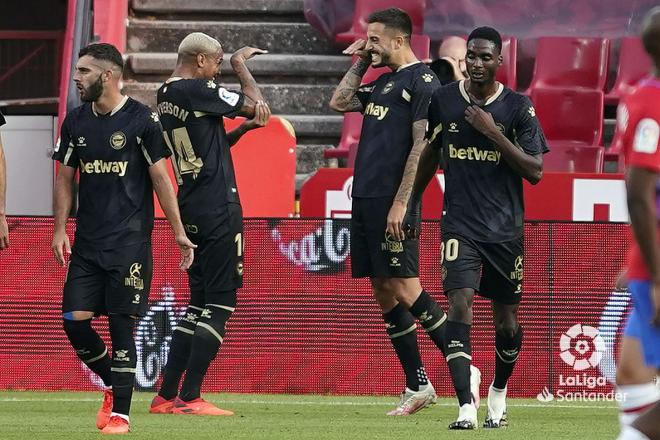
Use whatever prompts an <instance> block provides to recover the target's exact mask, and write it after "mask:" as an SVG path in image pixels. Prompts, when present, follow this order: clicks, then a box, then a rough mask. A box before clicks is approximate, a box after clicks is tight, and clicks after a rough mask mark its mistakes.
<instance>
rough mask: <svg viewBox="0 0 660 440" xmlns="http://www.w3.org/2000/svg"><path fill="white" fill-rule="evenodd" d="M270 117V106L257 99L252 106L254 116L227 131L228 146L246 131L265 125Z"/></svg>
mask: <svg viewBox="0 0 660 440" xmlns="http://www.w3.org/2000/svg"><path fill="white" fill-rule="evenodd" d="M269 119H270V107H269V106H268V104H267V103H266V102H265V101H257V102H256V104H255V106H254V117H253V118H252V119H248V120H247V121H245V122H243V123H242V124H241V125H239V126H238V127H236V128H235V129H233V130H232V131H230V132H229V133H227V140H228V141H229V146H231V147H233V146H234V145H235V144H236V142H238V140H239V139H240V138H241V137H242V136H243V135H244V134H245V133H247V132H248V131H250V130H255V129H257V128H261V127H265V126H266V124H267V123H268V120H269Z"/></svg>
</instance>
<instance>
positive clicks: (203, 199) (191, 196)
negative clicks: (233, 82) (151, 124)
mask: <svg viewBox="0 0 660 440" xmlns="http://www.w3.org/2000/svg"><path fill="white" fill-rule="evenodd" d="M243 100H244V96H243V94H242V93H241V92H233V91H229V90H227V89H225V88H224V87H221V86H219V85H217V84H216V83H215V82H214V81H212V80H204V79H180V78H171V79H170V80H169V81H168V82H166V83H165V84H163V85H162V86H161V87H160V89H158V112H159V114H160V117H161V122H162V124H163V128H164V129H165V138H166V142H168V143H169V144H170V146H171V147H172V149H173V151H174V156H175V160H173V161H172V162H173V164H174V168H175V173H176V174H177V180H178V183H179V195H178V198H179V207H180V209H181V215H182V217H183V218H184V219H188V220H190V219H194V218H195V217H197V216H198V215H200V214H203V213H205V212H208V211H210V210H213V209H216V208H218V207H221V206H223V205H225V204H227V203H240V200H239V197H238V189H237V187H236V175H235V173H234V163H233V162H232V158H231V153H230V150H229V149H230V147H231V146H230V145H229V141H228V140H227V132H226V131H225V126H224V123H223V120H222V117H223V116H226V117H234V116H236V114H237V113H238V112H239V111H240V109H241V107H242V106H243Z"/></svg>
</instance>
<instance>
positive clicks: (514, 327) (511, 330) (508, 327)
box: [495, 321, 518, 339]
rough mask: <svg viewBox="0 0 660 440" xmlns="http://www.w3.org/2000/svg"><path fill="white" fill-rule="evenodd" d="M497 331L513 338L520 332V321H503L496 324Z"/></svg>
mask: <svg viewBox="0 0 660 440" xmlns="http://www.w3.org/2000/svg"><path fill="white" fill-rule="evenodd" d="M495 332H496V333H497V334H498V335H499V336H502V337H504V338H509V339H513V338H514V337H515V336H516V333H518V323H517V322H515V321H514V322H501V323H499V325H496V327H495Z"/></svg>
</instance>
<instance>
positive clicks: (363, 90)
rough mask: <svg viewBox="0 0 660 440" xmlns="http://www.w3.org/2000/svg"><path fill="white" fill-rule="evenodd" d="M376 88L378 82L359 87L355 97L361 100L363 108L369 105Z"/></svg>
mask: <svg viewBox="0 0 660 440" xmlns="http://www.w3.org/2000/svg"><path fill="white" fill-rule="evenodd" d="M375 87H376V81H374V82H370V83H368V84H362V85H361V86H360V87H358V89H357V92H356V93H355V96H356V97H357V99H359V100H360V103H361V104H362V108H365V107H366V106H367V104H368V103H369V98H371V92H373V91H374V88H375Z"/></svg>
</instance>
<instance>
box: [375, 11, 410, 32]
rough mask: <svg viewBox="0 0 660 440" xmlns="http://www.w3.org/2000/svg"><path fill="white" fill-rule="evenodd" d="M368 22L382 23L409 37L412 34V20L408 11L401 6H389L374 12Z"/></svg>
mask: <svg viewBox="0 0 660 440" xmlns="http://www.w3.org/2000/svg"><path fill="white" fill-rule="evenodd" d="M367 23H382V24H384V25H385V27H388V28H392V29H397V30H399V31H401V32H403V33H404V34H405V35H406V36H407V37H410V36H411V35H412V20H411V19H410V16H409V15H408V14H407V13H406V11H404V10H403V9H400V8H388V9H381V10H380V11H376V12H372V13H371V15H370V16H369V18H367Z"/></svg>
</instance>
